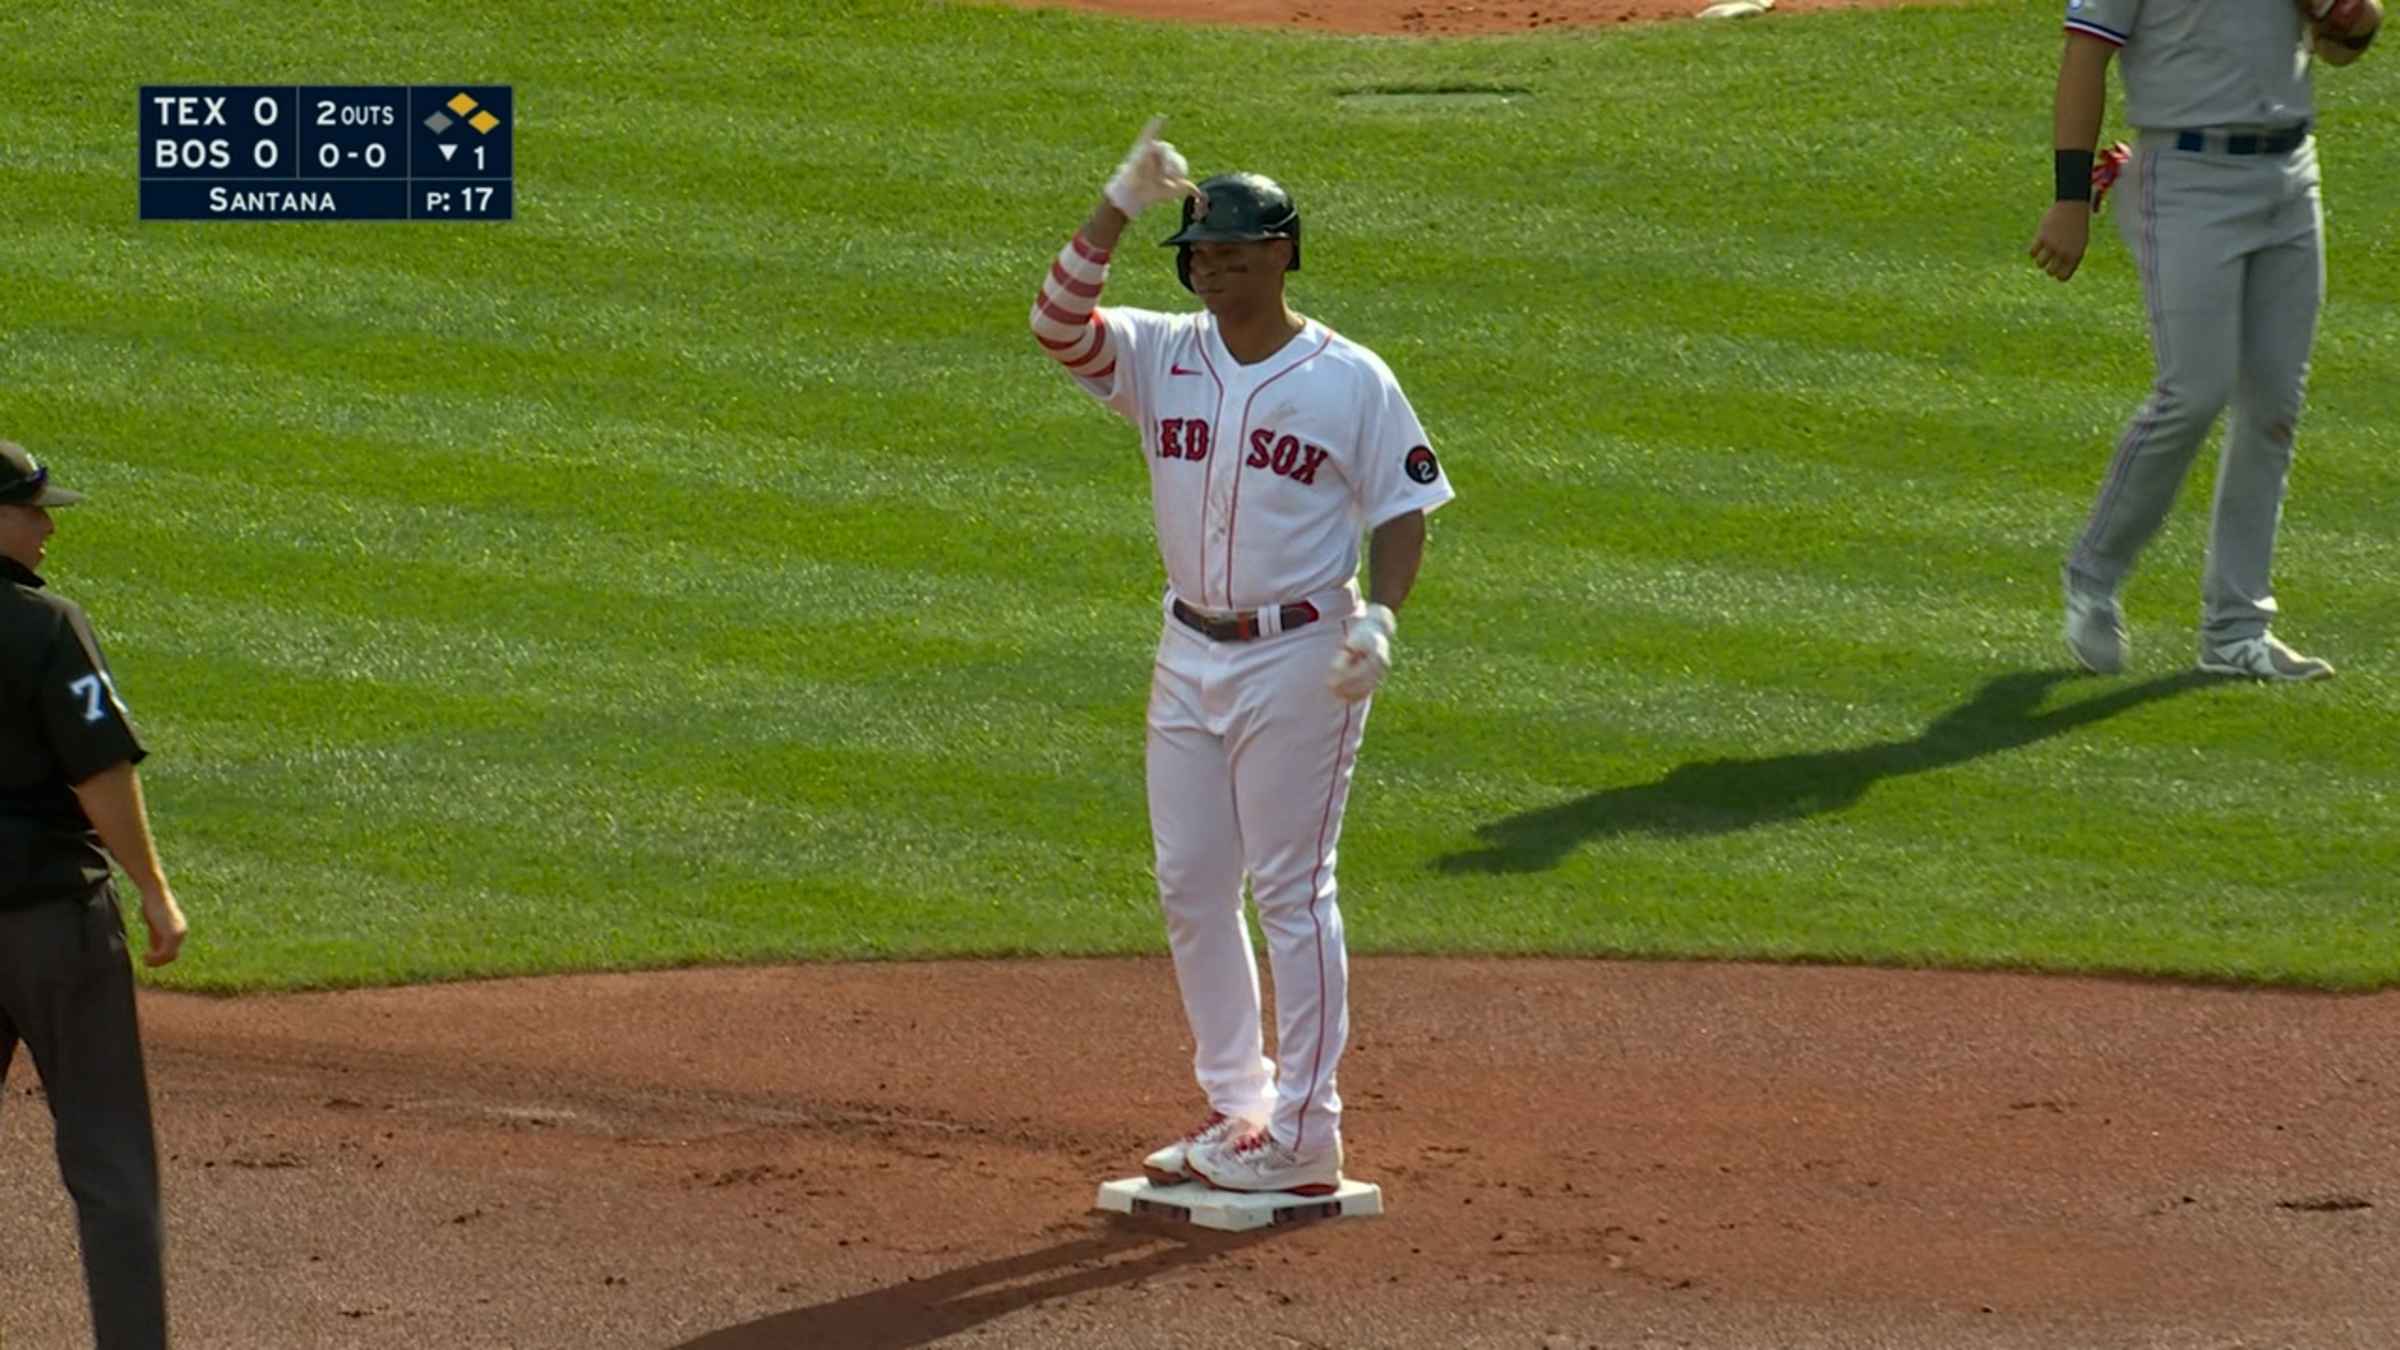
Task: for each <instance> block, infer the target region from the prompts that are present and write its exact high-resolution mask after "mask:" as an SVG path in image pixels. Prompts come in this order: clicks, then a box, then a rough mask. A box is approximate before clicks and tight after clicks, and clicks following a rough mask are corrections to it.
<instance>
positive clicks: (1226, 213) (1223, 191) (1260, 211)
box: [1158, 173, 1300, 291]
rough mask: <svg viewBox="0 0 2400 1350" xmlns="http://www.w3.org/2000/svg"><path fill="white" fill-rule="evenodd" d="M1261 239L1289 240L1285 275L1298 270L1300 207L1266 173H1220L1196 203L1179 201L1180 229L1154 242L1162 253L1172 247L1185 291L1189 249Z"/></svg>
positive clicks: (1177, 274)
mask: <svg viewBox="0 0 2400 1350" xmlns="http://www.w3.org/2000/svg"><path fill="white" fill-rule="evenodd" d="M1195 208H1197V214H1195ZM1261 239H1289V240H1291V241H1292V264H1291V266H1289V267H1286V268H1285V269H1283V270H1284V271H1286V272H1297V271H1299V270H1300V208H1298V207H1296V206H1294V205H1292V194H1290V193H1288V192H1286V191H1284V190H1283V185H1282V184H1280V183H1278V182H1276V181H1275V180H1274V179H1272V178H1269V177H1267V176H1266V175H1264V174H1256V173H1221V174H1218V175H1217V176H1216V177H1214V178H1211V179H1209V180H1208V181H1207V182H1205V183H1202V184H1201V185H1200V196H1199V198H1198V199H1197V200H1195V199H1193V198H1190V197H1186V198H1184V199H1183V228H1182V229H1180V230H1177V231H1176V232H1175V233H1173V234H1171V235H1168V236H1167V237H1166V238H1164V239H1161V240H1160V241H1158V242H1159V246H1160V247H1162V248H1164V247H1166V246H1168V245H1170V244H1171V245H1173V246H1174V247H1175V279H1176V280H1177V281H1180V282H1182V283H1183V288H1184V289H1185V290H1187V291H1188V290H1190V289H1191V288H1192V247H1191V246H1192V245H1194V244H1245V243H1255V242H1257V241H1259V240H1261Z"/></svg>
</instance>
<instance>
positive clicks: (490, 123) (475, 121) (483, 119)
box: [467, 110, 500, 135]
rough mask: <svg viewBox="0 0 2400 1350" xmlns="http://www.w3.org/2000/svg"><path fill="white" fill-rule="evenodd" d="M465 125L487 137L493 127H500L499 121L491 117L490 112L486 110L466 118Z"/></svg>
mask: <svg viewBox="0 0 2400 1350" xmlns="http://www.w3.org/2000/svg"><path fill="white" fill-rule="evenodd" d="M467 125H468V126H471V127H473V128H475V129H476V130H477V131H480V132H483V133H485V134H487V135H488V134H490V132H491V130H492V128H493V127H496V126H498V125H500V119H499V118H497V117H494V116H492V114H491V112H490V111H489V110H486V111H484V112H479V113H477V114H475V115H474V116H473V117H470V118H468V119H467Z"/></svg>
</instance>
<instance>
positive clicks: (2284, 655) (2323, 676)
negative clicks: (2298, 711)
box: [2200, 633, 2333, 683]
mask: <svg viewBox="0 0 2400 1350" xmlns="http://www.w3.org/2000/svg"><path fill="white" fill-rule="evenodd" d="M2200 669H2202V670H2204V671H2207V672H2208V673H2209V674H2211V675H2243V676H2247V677H2249V678H2251V679H2254V680H2286V681H2290V682H2293V683H2298V682H2299V681H2302V680H2327V679H2331V678H2333V663H2332V662H2330V661H2320V660H2318V659H2317V658H2315V657H2313V656H2302V655H2301V654H2300V653H2298V652H2296V651H2293V650H2292V649H2291V648H2289V647H2287V646H2285V645H2283V639H2281V638H2279V637H2276V636H2275V635H2274V634H2273V633H2260V634H2259V635H2258V636H2256V637H2246V638H2235V639H2233V640H2232V641H2230V642H2208V641H2205V640H2203V641H2202V642H2201V644H2200Z"/></svg>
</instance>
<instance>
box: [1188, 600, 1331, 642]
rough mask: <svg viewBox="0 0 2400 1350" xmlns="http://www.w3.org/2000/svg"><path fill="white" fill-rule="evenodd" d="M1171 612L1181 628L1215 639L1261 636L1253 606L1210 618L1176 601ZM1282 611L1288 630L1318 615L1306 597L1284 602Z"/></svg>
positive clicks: (1227, 640)
mask: <svg viewBox="0 0 2400 1350" xmlns="http://www.w3.org/2000/svg"><path fill="white" fill-rule="evenodd" d="M1174 611H1175V617H1176V618H1177V619H1179V620H1181V621H1182V623H1183V626H1184V627H1186V628H1189V629H1191V630H1192V631H1193V632H1195V633H1198V634H1200V635H1201V636H1203V637H1208V638H1213V639H1215V640H1216V641H1218V642H1248V641H1249V640H1250V639H1252V638H1254V637H1258V636H1259V635H1260V634H1259V627H1258V611H1257V610H1255V609H1246V610H1243V611H1241V612H1240V613H1238V614H1235V615H1234V616H1233V617H1231V618H1226V619H1212V618H1210V617H1208V616H1207V615H1205V614H1202V613H1201V612H1200V611H1199V610H1196V609H1194V608H1192V607H1191V606H1190V605H1187V604H1185V603H1183V602H1182V601H1181V600H1178V601H1176V602H1175V604H1174ZM1282 613H1283V628H1284V631H1285V632H1287V633H1288V632H1290V631H1291V630H1292V629H1295V628H1299V627H1301V626H1303V625H1306V624H1312V623H1315V622H1316V621H1317V619H1318V618H1319V617H1320V616H1319V615H1318V613H1317V607H1316V606H1315V605H1312V604H1310V603H1308V602H1307V601H1306V600H1301V601H1297V602H1295V603H1293V604H1289V605H1285V606H1284V607H1283V611H1282Z"/></svg>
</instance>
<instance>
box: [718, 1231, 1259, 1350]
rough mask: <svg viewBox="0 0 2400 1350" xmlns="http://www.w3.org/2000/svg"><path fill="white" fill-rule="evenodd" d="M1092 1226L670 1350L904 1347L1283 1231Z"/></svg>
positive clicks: (1197, 1262)
mask: <svg viewBox="0 0 2400 1350" xmlns="http://www.w3.org/2000/svg"><path fill="white" fill-rule="evenodd" d="M1094 1222H1095V1224H1096V1225H1097V1228H1096V1231H1092V1232H1087V1233H1085V1234H1084V1235H1083V1236H1080V1237H1076V1238H1073V1239H1070V1240H1068V1241H1065V1242H1058V1243H1053V1244H1051V1245H1050V1246H1048V1247H1044V1248H1042V1249H1041V1250H1039V1251H1033V1252H1026V1253H1024V1254H1022V1255H1019V1256H1005V1257H1001V1258H1000V1259H998V1260H996V1261H985V1262H982V1263H980V1264H977V1265H972V1266H961V1267H960V1268H958V1269H957V1270H949V1271H944V1272H942V1273H941V1274H939V1275H931V1276H928V1277H926V1278H924V1279H922V1280H910V1281H908V1282H906V1283H904V1284H894V1285H886V1286H885V1287H883V1288H881V1289H870V1290H868V1291H867V1292H865V1293H863V1294H852V1295H851V1296H850V1297H848V1298H842V1299H835V1300H833V1301H832V1302H830V1303H819V1304H817V1305H816V1306H814V1307H809V1308H796V1309H794V1310H792V1311H790V1312H781V1313H775V1314H772V1315H770V1316H767V1317H762V1318H760V1319H758V1320H757V1321H755V1322H745V1323H743V1324H742V1325H740V1326H736V1327H726V1328H724V1329H723V1330H721V1331H712V1332H709V1333H708V1334H706V1335H704V1336H701V1337H699V1338H697V1339H695V1340H689V1341H685V1342H684V1343H682V1344H681V1345H678V1346H676V1347H674V1350H802V1347H826V1348H827V1350H830V1347H833V1346H840V1347H842V1348H843V1350H912V1348H913V1347H916V1346H922V1345H932V1344H934V1343H935V1342H937V1341H941V1340H945V1339H947V1338H949V1337H951V1336H955V1335H957V1334H958V1333H960V1332H962V1331H967V1330H971V1329H972V1328H975V1327H978V1326H981V1325H983V1324H984V1323H986V1322H990V1321H993V1320H995V1319H997V1318H1001V1317H1006V1316H1007V1315H1009V1314H1010V1313H1013V1312H1019V1311H1022V1310H1024V1309H1026V1308H1031V1307H1034V1306H1035V1305H1037V1304H1042V1303H1047V1302H1050V1301H1051V1300H1053V1299H1063V1298H1070V1297H1072V1296H1074V1295H1076V1294H1082V1293H1089V1292H1090V1291H1092V1290H1095V1289H1107V1288H1111V1287H1113V1286H1117V1285H1129V1284H1133V1283H1135V1282H1136V1281H1140V1280H1145V1279H1148V1278H1150V1277H1151V1276H1154V1275H1163V1274H1166V1273H1167V1272H1169V1271H1172V1270H1176V1269H1179V1268H1181V1267H1184V1266H1196V1265H1202V1264H1205V1263H1207V1262H1209V1261H1212V1260H1215V1259H1216V1258H1217V1257H1220V1256H1223V1255H1225V1254H1226V1253H1228V1252H1234V1251H1239V1250H1241V1249H1242V1248H1245V1247H1250V1246H1255V1245H1256V1244H1258V1243H1261V1242H1264V1241H1266V1240H1267V1239H1269V1238H1271V1237H1279V1236H1281V1235H1283V1234H1284V1233H1287V1232H1290V1231H1292V1230H1291V1229H1290V1228H1259V1229H1254V1230H1252V1231H1250V1232H1246V1233H1225V1232H1217V1231H1215V1230H1212V1229H1206V1228H1193V1227H1188V1226H1186V1225H1183V1224H1171V1223H1168V1222H1166V1221H1165V1220H1157V1219H1141V1218H1132V1219H1128V1218H1112V1219H1104V1220H1095V1221H1094ZM1145 1249H1154V1250H1148V1251H1146V1252H1145ZM1136 1252H1144V1253H1145V1254H1143V1255H1138V1256H1136V1255H1134V1253H1136Z"/></svg>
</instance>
